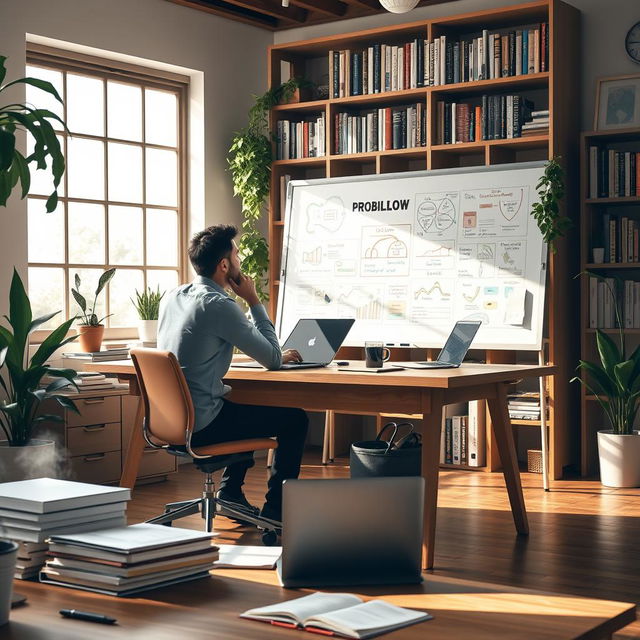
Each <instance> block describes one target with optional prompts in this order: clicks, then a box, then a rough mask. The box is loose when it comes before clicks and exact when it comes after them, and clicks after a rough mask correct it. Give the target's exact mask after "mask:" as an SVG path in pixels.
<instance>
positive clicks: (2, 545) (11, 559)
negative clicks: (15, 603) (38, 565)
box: [0, 540, 18, 626]
mask: <svg viewBox="0 0 640 640" xmlns="http://www.w3.org/2000/svg"><path fill="white" fill-rule="evenodd" d="M17 556H18V545H17V544H16V543H15V542H11V541H10V540H0V626H2V625H3V624H6V623H7V622H9V611H10V609H11V592H12V587H13V574H14V573H15V571H16V557H17Z"/></svg>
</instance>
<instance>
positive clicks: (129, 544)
mask: <svg viewBox="0 0 640 640" xmlns="http://www.w3.org/2000/svg"><path fill="white" fill-rule="evenodd" d="M212 536H213V534H211V533H204V532H201V531H193V530H192V529H179V528H177V527H165V526H163V525H158V524H147V523H141V524H134V525H131V526H129V527H117V528H113V529H108V530H103V531H94V532H91V533H79V534H75V535H54V536H51V540H50V547H49V553H48V558H47V563H46V565H45V567H44V569H43V570H42V573H41V575H40V581H41V582H47V583H51V584H57V585H62V586H65V587H71V588H73V589H84V590H86V591H95V592H97V593H104V594H107V595H114V596H128V595H133V594H136V593H140V592H143V591H148V590H150V589H157V588H159V587H164V586H168V585H170V584H176V583H178V582H186V581H188V580H196V579H198V578H205V577H207V576H208V575H209V570H210V569H212V568H213V563H214V561H215V560H217V559H218V548H217V547H215V546H212V545H211V538H212Z"/></svg>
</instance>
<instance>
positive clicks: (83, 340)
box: [78, 324, 104, 353]
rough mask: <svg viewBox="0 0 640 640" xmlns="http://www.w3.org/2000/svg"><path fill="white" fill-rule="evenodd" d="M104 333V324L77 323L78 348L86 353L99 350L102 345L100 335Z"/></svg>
mask: <svg viewBox="0 0 640 640" xmlns="http://www.w3.org/2000/svg"><path fill="white" fill-rule="evenodd" d="M103 335H104V325H103V324H98V325H95V326H94V325H90V324H79V325H78V341H79V342H80V350H81V351H85V352H87V353H91V352H93V351H100V346H101V345H102V336H103Z"/></svg>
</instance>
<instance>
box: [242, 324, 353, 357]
mask: <svg viewBox="0 0 640 640" xmlns="http://www.w3.org/2000/svg"><path fill="white" fill-rule="evenodd" d="M354 322H355V320H354V319H353V318H322V319H319V320H298V323H297V324H296V326H295V327H294V328H293V331H292V332H291V334H290V335H289V337H288V338H287V339H286V341H285V343H284V344H283V345H282V350H283V351H286V350H287V349H295V350H296V351H297V352H298V353H299V354H300V355H301V356H302V362H297V363H293V362H289V363H286V364H283V365H282V366H281V367H280V368H281V369H311V368H316V367H326V366H327V365H328V364H329V363H330V362H331V361H332V360H333V357H334V356H335V355H336V353H337V351H338V349H339V348H340V347H341V345H342V343H343V342H344V339H345V338H346V337H347V334H348V333H349V330H350V329H351V327H352V326H353V323H354ZM232 366H233V367H245V368H250V369H261V368H262V365H261V364H260V363H259V362H256V361H255V360H251V361H250V362H233V363H232Z"/></svg>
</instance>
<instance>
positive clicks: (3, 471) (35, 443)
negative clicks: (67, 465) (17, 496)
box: [0, 439, 56, 482]
mask: <svg viewBox="0 0 640 640" xmlns="http://www.w3.org/2000/svg"><path fill="white" fill-rule="evenodd" d="M55 457H56V443H55V442H54V441H53V440H36V439H31V440H29V442H28V444H26V445H24V446H22V447H11V446H9V443H8V442H7V440H0V482H15V481H17V480H28V479H29V478H42V477H43V475H50V474H51V473H53V469H54V466H53V465H54V464H55ZM52 477H53V476H52Z"/></svg>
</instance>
